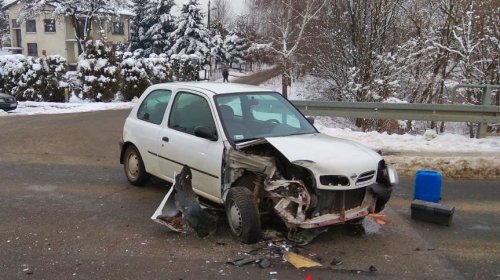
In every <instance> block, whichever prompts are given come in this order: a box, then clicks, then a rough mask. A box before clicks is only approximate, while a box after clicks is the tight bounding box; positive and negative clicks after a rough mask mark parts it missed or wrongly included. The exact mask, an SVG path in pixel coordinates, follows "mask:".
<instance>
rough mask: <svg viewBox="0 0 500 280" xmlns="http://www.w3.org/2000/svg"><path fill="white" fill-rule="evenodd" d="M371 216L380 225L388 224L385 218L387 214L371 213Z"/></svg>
mask: <svg viewBox="0 0 500 280" xmlns="http://www.w3.org/2000/svg"><path fill="white" fill-rule="evenodd" d="M369 216H370V217H371V218H372V219H373V220H374V221H375V222H376V223H377V224H379V225H382V226H383V225H385V224H387V221H386V220H385V215H383V214H369Z"/></svg>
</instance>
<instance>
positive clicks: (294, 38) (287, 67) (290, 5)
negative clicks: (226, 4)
mask: <svg viewBox="0 0 500 280" xmlns="http://www.w3.org/2000/svg"><path fill="white" fill-rule="evenodd" d="M326 2H327V0H309V1H299V0H272V1H269V0H255V1H254V2H253V5H254V8H256V9H257V10H258V14H257V16H258V17H259V18H258V19H259V20H260V22H261V24H262V26H261V30H260V31H261V32H263V33H264V34H265V36H264V37H267V38H268V40H270V43H271V45H270V46H271V47H270V48H271V50H272V51H273V52H274V53H276V54H277V55H278V56H279V57H280V58H281V64H282V73H283V74H282V94H283V96H284V97H287V96H288V86H289V85H290V83H291V69H292V66H293V65H292V63H293V59H294V56H295V55H296V54H297V52H299V50H300V48H301V46H302V43H303V40H304V37H305V34H306V31H307V27H308V25H309V24H310V23H311V21H313V20H314V19H315V18H316V17H317V15H318V14H319V12H320V11H321V9H322V8H323V7H324V6H325V4H326Z"/></svg>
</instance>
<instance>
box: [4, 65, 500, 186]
mask: <svg viewBox="0 0 500 280" xmlns="http://www.w3.org/2000/svg"><path fill="white" fill-rule="evenodd" d="M240 75H244V74H242V73H237V72H233V73H232V76H233V77H236V76H240ZM230 78H231V77H230ZM230 80H231V79H230ZM218 82H221V81H220V80H218ZM308 84H314V85H316V86H317V83H310V81H309V83H307V82H306V83H302V82H300V81H295V83H294V84H293V85H292V88H291V94H290V96H289V97H290V99H292V100H293V99H313V98H316V97H317V96H315V94H314V92H317V91H316V90H313V89H312V88H313V87H312V86H309V85H308ZM262 86H264V87H266V88H271V89H275V90H276V91H281V85H280V84H279V79H273V80H270V81H269V82H267V83H265V84H263V85H262ZM134 104H135V103H134V102H109V103H101V102H83V101H81V100H78V99H77V98H72V99H71V100H70V103H52V102H19V106H18V108H17V109H16V110H14V111H11V112H9V113H6V112H4V111H2V110H0V121H1V118H2V116H7V115H9V116H16V115H17V116H20V115H35V114H61V113H77V112H89V111H97V110H117V109H130V108H132V106H133V105H134ZM316 127H317V128H318V130H319V131H321V132H322V133H325V134H329V135H331V136H335V137H341V138H345V139H351V140H354V141H357V142H360V143H363V144H364V145H366V146H368V147H370V148H372V149H375V150H378V151H381V152H382V154H383V155H384V157H385V158H386V160H387V161H388V162H389V163H390V164H392V165H393V166H395V167H396V168H397V170H398V172H399V173H400V175H407V176H412V175H414V174H415V172H416V170H419V169H428V170H438V171H440V172H441V173H442V174H443V177H445V178H476V179H482V178H489V179H497V180H498V179H500V137H487V138H484V139H471V138H469V137H468V136H466V135H463V134H456V133H444V134H439V135H438V134H436V133H435V131H433V130H426V131H425V132H423V133H421V134H417V135H410V134H404V135H397V134H392V135H389V134H387V133H378V132H375V131H371V132H361V131H356V127H355V126H354V125H353V124H352V122H351V121H349V120H347V119H344V118H325V117H321V118H317V121H316Z"/></svg>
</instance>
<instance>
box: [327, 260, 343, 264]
mask: <svg viewBox="0 0 500 280" xmlns="http://www.w3.org/2000/svg"><path fill="white" fill-rule="evenodd" d="M342 263H344V262H343V261H342V260H341V259H333V260H332V261H331V262H330V265H341V264H342Z"/></svg>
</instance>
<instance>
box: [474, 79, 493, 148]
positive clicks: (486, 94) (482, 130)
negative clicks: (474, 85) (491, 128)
mask: <svg viewBox="0 0 500 280" xmlns="http://www.w3.org/2000/svg"><path fill="white" fill-rule="evenodd" d="M481 105H491V85H485V87H484V89H483V94H482V96H481ZM487 128H488V124H487V123H478V125H477V133H476V138H478V139H479V138H484V137H486V130H487Z"/></svg>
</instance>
